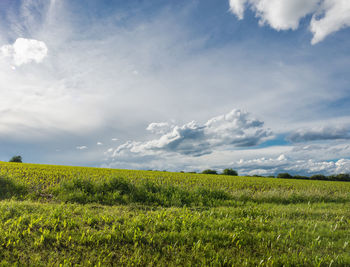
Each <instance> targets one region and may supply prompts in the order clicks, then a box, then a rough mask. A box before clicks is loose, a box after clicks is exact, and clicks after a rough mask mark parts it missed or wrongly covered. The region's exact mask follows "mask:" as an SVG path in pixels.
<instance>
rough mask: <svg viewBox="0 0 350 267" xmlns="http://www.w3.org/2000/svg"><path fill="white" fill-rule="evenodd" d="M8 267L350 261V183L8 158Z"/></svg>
mask: <svg viewBox="0 0 350 267" xmlns="http://www.w3.org/2000/svg"><path fill="white" fill-rule="evenodd" d="M0 200H1V201H0V265H4V266H7V265H13V264H15V263H17V264H18V266H23V265H31V266H47V265H59V264H62V265H63V266H70V265H75V264H76V265H78V266H79V265H80V266H89V265H97V266H98V265H102V266H103V265H159V266H165V265H170V266H183V265H213V266H223V265H224V266H225V265H235V266H245V265H248V266H252V265H262V266H282V265H285V266H297V265H299V266H301V265H302V266H349V265H350V244H349V243H350V183H349V182H326V181H305V180H285V179H276V178H253V177H232V176H222V175H202V174H188V173H170V172H152V171H128V170H111V169H98V168H80V167H63V166H48V165H35V164H16V163H0Z"/></svg>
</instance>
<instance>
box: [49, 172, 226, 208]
mask: <svg viewBox="0 0 350 267" xmlns="http://www.w3.org/2000/svg"><path fill="white" fill-rule="evenodd" d="M54 195H55V196H56V197H57V199H58V200H61V201H65V202H71V203H80V204H87V203H100V204H105V205H115V204H130V203H142V204H148V205H161V206H166V207H169V206H179V207H182V206H185V205H186V206H193V205H210V206H212V205H217V204H218V203H219V202H220V201H222V200H229V199H230V196H229V194H227V193H226V192H224V191H222V190H213V189H207V188H204V187H197V188H195V189H193V190H189V189H184V188H180V187H178V186H174V185H169V184H164V185H163V184H156V183H154V182H151V181H143V182H141V183H139V184H134V183H132V182H131V181H129V180H127V179H123V178H110V179H107V180H105V181H91V180H89V179H74V180H70V181H65V182H62V183H61V184H60V186H59V187H57V188H56V189H54Z"/></svg>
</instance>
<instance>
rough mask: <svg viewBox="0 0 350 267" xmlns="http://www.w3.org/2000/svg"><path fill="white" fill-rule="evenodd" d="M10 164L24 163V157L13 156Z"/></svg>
mask: <svg viewBox="0 0 350 267" xmlns="http://www.w3.org/2000/svg"><path fill="white" fill-rule="evenodd" d="M9 162H17V163H22V157H21V156H13V157H12V158H11V159H10V160H9Z"/></svg>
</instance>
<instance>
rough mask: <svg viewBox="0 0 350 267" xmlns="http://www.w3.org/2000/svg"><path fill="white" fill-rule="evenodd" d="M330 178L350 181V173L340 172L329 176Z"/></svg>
mask: <svg viewBox="0 0 350 267" xmlns="http://www.w3.org/2000/svg"><path fill="white" fill-rule="evenodd" d="M328 180H331V181H347V182H349V181H350V174H349V173H340V174H337V175H331V176H328Z"/></svg>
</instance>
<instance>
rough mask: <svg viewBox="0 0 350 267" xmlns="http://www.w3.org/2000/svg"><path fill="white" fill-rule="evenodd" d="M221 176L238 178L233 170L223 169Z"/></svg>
mask: <svg viewBox="0 0 350 267" xmlns="http://www.w3.org/2000/svg"><path fill="white" fill-rule="evenodd" d="M222 174H223V175H232V176H238V172H237V171H235V170H234V169H231V168H230V169H225V170H223V172H222Z"/></svg>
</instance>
